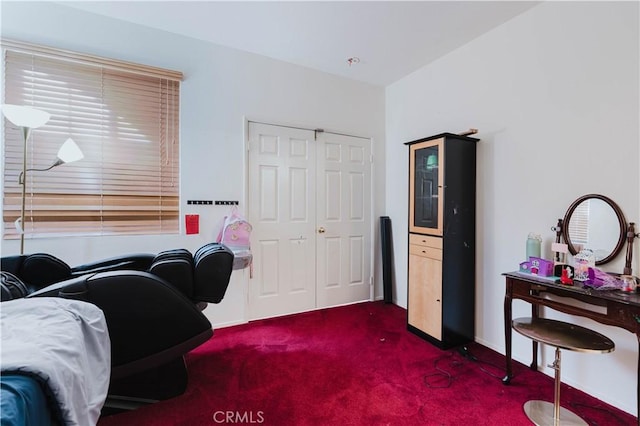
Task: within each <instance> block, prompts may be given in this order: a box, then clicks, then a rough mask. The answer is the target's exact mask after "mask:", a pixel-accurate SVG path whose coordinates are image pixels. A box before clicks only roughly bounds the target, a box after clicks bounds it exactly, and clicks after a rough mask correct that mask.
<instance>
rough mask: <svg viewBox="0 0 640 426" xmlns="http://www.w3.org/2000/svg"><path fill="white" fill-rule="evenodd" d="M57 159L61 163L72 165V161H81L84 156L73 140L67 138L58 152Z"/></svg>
mask: <svg viewBox="0 0 640 426" xmlns="http://www.w3.org/2000/svg"><path fill="white" fill-rule="evenodd" d="M58 158H59V159H60V161H62V162H63V163H72V162H74V161H78V160H82V159H83V158H84V154H83V153H82V151H81V150H80V147H79V146H78V145H77V144H76V143H75V142H74V141H73V139H71V138H69V139H67V140H66V141H65V142H64V143H63V144H62V146H61V147H60V149H59V150H58Z"/></svg>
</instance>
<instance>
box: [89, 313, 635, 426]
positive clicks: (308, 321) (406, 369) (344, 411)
mask: <svg viewBox="0 0 640 426" xmlns="http://www.w3.org/2000/svg"><path fill="white" fill-rule="evenodd" d="M405 315H406V311H405V310H404V309H401V308H399V307H397V306H395V305H385V304H383V303H382V302H373V303H362V304H357V305H351V306H345V307H339V308H333V309H327V310H321V311H315V312H309V313H304V314H299V315H293V316H288V317H281V318H275V319H270V320H263V321H257V322H252V323H250V324H246V325H240V326H235V327H229V328H224V329H220V330H216V332H215V335H214V336H213V338H212V339H211V340H209V342H207V343H205V344H204V345H202V346H201V347H200V348H198V349H196V350H195V351H193V352H191V353H190V354H189V355H188V358H187V364H188V366H189V372H190V382H189V386H188V389H187V391H186V392H185V394H184V395H182V396H180V397H177V398H174V399H171V400H167V401H163V402H160V403H157V404H153V405H150V406H146V407H143V408H139V409H137V410H135V411H130V412H127V413H123V414H117V415H113V416H108V417H104V418H102V419H101V420H100V423H99V426H110V425H118V426H121V425H136V426H139V425H185V426H187V425H189V426H191V425H216V424H245V425H247V424H263V425H276V426H286V425H295V426H301V425H323V426H325V425H394V426H395V425H528V424H530V422H529V420H528V419H527V417H526V415H525V414H524V411H523V409H522V405H523V404H524V403H525V402H526V401H528V400H529V399H543V400H547V401H553V378H551V377H548V376H546V375H544V374H542V373H539V372H534V371H531V370H529V369H528V368H527V367H525V366H523V365H522V364H519V363H517V362H516V363H515V364H514V374H515V377H514V378H513V380H512V382H511V385H509V386H505V385H503V384H502V382H501V378H502V376H503V375H504V357H503V356H501V355H500V354H498V353H496V352H494V351H492V350H489V349H487V348H485V347H483V346H480V345H478V344H471V345H469V350H470V352H471V354H472V355H473V356H475V357H476V358H477V360H476V361H472V360H470V359H467V358H465V357H463V356H462V355H460V354H459V353H458V352H457V351H456V350H449V351H441V350H439V349H437V348H436V347H434V346H433V345H431V344H429V343H427V342H425V341H424V340H421V339H420V338H418V337H417V336H415V335H413V334H411V333H409V332H408V331H406V317H405ZM561 395H562V405H563V406H564V407H567V408H569V409H571V410H572V411H574V412H575V413H576V414H578V415H579V416H581V417H582V418H584V419H585V420H586V421H587V422H588V423H589V424H591V425H602V426H604V425H607V426H610V425H634V424H637V421H636V418H635V417H633V416H630V415H629V414H626V413H624V412H623V411H620V410H618V409H616V408H613V407H611V406H609V405H606V404H604V403H603V402H600V401H599V400H597V399H594V398H592V397H590V396H588V395H586V394H584V393H582V392H580V391H578V390H575V389H572V388H569V387H567V386H565V385H563V387H562V392H561Z"/></svg>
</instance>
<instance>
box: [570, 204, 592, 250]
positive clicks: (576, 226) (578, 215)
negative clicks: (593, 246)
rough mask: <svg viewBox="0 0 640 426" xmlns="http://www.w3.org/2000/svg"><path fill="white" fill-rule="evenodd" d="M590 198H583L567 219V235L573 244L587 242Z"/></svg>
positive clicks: (584, 243)
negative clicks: (569, 218)
mask: <svg viewBox="0 0 640 426" xmlns="http://www.w3.org/2000/svg"><path fill="white" fill-rule="evenodd" d="M590 202H591V200H584V201H583V202H581V203H580V204H578V206H577V207H576V209H575V210H574V211H573V214H572V215H571V220H570V221H569V235H571V241H572V242H573V243H574V244H582V245H588V244H589V209H590Z"/></svg>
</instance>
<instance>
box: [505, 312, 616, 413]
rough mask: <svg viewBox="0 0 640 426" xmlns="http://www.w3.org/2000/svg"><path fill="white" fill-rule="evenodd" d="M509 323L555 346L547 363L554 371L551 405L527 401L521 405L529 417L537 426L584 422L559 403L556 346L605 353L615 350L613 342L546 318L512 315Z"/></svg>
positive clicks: (600, 335)
mask: <svg viewBox="0 0 640 426" xmlns="http://www.w3.org/2000/svg"><path fill="white" fill-rule="evenodd" d="M511 325H512V327H513V329H514V330H516V331H517V332H518V333H520V334H522V335H523V336H525V337H528V338H530V339H532V340H535V341H536V342H540V343H545V344H547V345H551V346H555V348H556V356H555V360H554V361H553V364H551V365H549V367H552V368H553V369H554V370H555V391H554V398H553V399H554V401H553V404H552V403H550V402H547V401H539V400H532V401H527V402H526V403H525V404H524V407H523V408H524V412H525V414H526V415H527V417H529V420H531V421H532V422H533V423H534V424H536V425H537V426H542V425H545V426H546V425H554V426H560V425H562V426H567V425H580V426H582V425H587V422H585V421H584V420H583V419H581V418H580V417H579V416H578V415H576V414H575V413H573V412H571V411H569V410H567V409H566V408H564V407H561V406H560V349H567V350H570V351H578V352H595V353H607V352H611V351H613V350H614V349H615V344H614V343H613V341H612V340H611V339H609V338H608V337H607V336H604V335H602V334H600V333H598V332H596V331H593V330H589V329H588V328H584V327H580V326H579V325H575V324H569V323H566V322H562V321H556V320H552V319H548V318H516V319H514V320H513V322H512V324H511ZM532 368H533V367H532Z"/></svg>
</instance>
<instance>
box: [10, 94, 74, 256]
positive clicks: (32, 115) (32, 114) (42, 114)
mask: <svg viewBox="0 0 640 426" xmlns="http://www.w3.org/2000/svg"><path fill="white" fill-rule="evenodd" d="M2 114H3V115H4V116H5V118H6V119H7V120H9V121H10V122H11V123H13V124H15V125H16V126H18V127H20V128H21V129H22V137H23V139H22V141H23V149H22V172H20V176H19V178H18V183H19V184H20V185H21V186H22V205H21V209H20V219H19V221H20V223H19V226H18V223H17V221H16V228H17V229H18V231H19V232H20V254H24V210H25V200H26V190H27V172H30V171H46V170H51V169H52V168H54V167H56V166H59V165H61V164H65V163H70V162H72V161H78V160H80V159H82V158H83V157H84V155H83V154H82V151H80V148H79V147H78V145H76V143H75V142H74V141H73V140H72V139H71V138H69V139H67V140H66V141H65V143H64V144H62V146H61V147H60V150H58V159H57V160H56V161H55V162H54V163H53V164H52V165H51V166H49V167H47V168H45V169H27V140H28V139H29V135H30V134H31V130H32V129H35V128H38V127H41V126H44V125H45V124H46V123H47V121H49V119H50V118H51V114H49V113H48V112H46V111H42V110H39V109H36V108H32V107H28V106H21V105H9V104H5V105H2Z"/></svg>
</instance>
